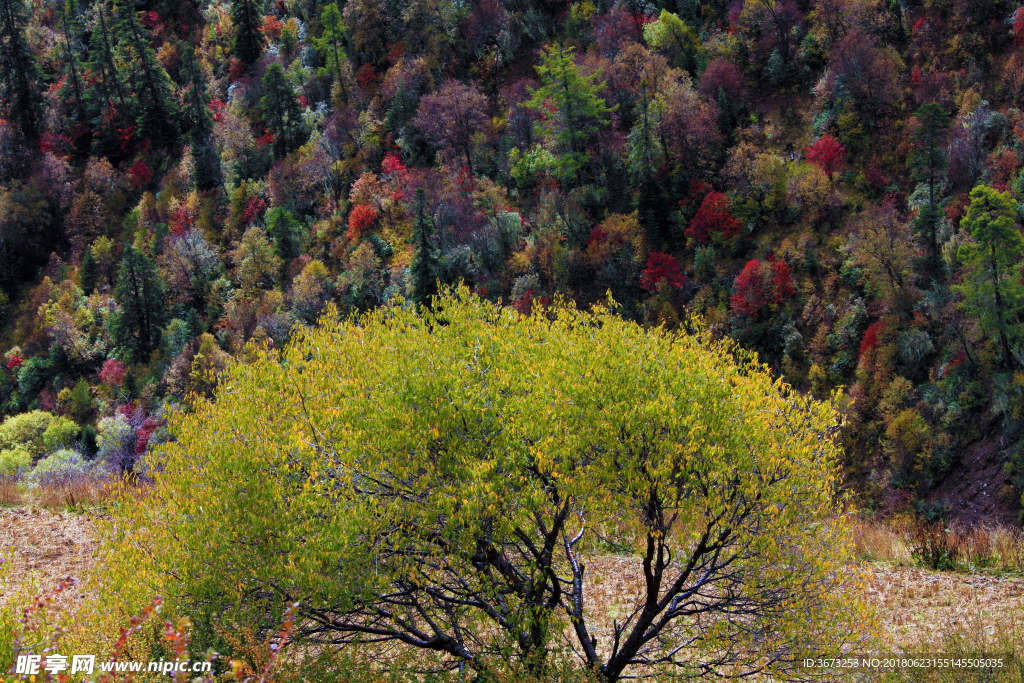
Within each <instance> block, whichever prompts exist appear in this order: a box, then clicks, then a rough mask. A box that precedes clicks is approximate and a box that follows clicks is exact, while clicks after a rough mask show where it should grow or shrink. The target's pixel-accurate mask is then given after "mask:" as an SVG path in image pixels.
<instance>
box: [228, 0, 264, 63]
mask: <svg viewBox="0 0 1024 683" xmlns="http://www.w3.org/2000/svg"><path fill="white" fill-rule="evenodd" d="M231 21H232V22H234V24H235V42H234V45H232V49H231V53H232V54H233V55H234V56H235V57H237V58H238V59H239V60H240V61H241V62H242V63H243V64H247V65H248V64H252V63H253V62H255V61H256V60H257V59H259V58H260V53H261V52H263V41H262V39H261V37H260V10H259V7H258V6H257V5H256V2H255V0H233V1H232V3H231Z"/></svg>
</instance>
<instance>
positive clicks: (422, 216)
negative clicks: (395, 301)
mask: <svg viewBox="0 0 1024 683" xmlns="http://www.w3.org/2000/svg"><path fill="white" fill-rule="evenodd" d="M425 202H426V192H424V191H423V188H418V189H417V190H416V222H415V225H414V228H413V229H414V231H415V235H414V239H415V240H416V256H415V257H414V258H413V262H412V265H411V266H410V267H409V270H410V275H412V285H413V291H412V300H413V301H414V302H416V304H417V305H418V306H427V305H429V303H430V297H432V296H435V295H436V294H437V275H438V272H439V265H440V264H439V263H438V257H437V249H436V247H434V245H433V243H432V241H431V239H430V233H431V228H430V219H429V218H428V217H427V215H426V211H425V210H424V204H425Z"/></svg>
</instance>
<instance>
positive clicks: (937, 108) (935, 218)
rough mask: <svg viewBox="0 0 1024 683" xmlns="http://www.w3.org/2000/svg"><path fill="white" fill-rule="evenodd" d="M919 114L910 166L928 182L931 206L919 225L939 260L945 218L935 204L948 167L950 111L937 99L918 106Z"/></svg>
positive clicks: (931, 252) (932, 255) (931, 254)
mask: <svg viewBox="0 0 1024 683" xmlns="http://www.w3.org/2000/svg"><path fill="white" fill-rule="evenodd" d="M916 116H917V119H918V121H919V122H920V126H919V127H918V129H917V130H916V131H915V132H914V153H913V155H912V156H911V157H910V167H911V169H912V170H913V171H914V178H915V179H916V180H917V181H918V182H925V183H928V206H927V207H926V208H924V209H922V210H921V212H920V213H918V216H917V221H916V223H915V228H916V229H917V231H918V233H919V234H921V235H922V236H923V237H924V240H925V243H926V244H927V246H928V255H929V257H930V259H931V260H932V261H935V260H937V258H938V253H939V245H938V243H937V242H936V237H935V235H936V231H937V228H938V225H939V219H940V217H941V216H940V214H939V211H938V209H937V208H936V206H935V186H936V184H937V183H938V181H939V179H940V178H941V173H942V171H943V170H945V168H946V155H945V153H944V151H943V148H944V147H945V145H946V138H947V137H948V136H949V114H947V113H946V110H945V109H944V108H943V107H942V106H941V105H939V104H935V103H934V102H933V103H931V104H926V105H924V106H923V107H921V108H920V109H918V110H917V114H916Z"/></svg>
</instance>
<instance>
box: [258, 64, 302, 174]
mask: <svg viewBox="0 0 1024 683" xmlns="http://www.w3.org/2000/svg"><path fill="white" fill-rule="evenodd" d="M263 92H264V93H265V94H264V95H263V98H262V99H261V100H260V105H261V107H262V108H263V119H264V120H265V121H266V123H267V127H268V128H269V129H270V132H271V133H272V134H273V135H274V157H275V158H276V159H282V158H284V157H286V156H288V154H289V153H290V152H292V151H293V150H296V149H298V148H299V146H300V145H302V143H303V142H305V126H304V125H303V123H302V111H301V110H300V109H299V102H298V99H296V97H295V91H294V90H293V89H292V86H291V85H289V84H288V81H287V80H286V79H285V76H284V69H282V68H281V65H280V64H277V63H274V64H271V65H270V66H268V67H267V72H266V73H265V74H264V75H263Z"/></svg>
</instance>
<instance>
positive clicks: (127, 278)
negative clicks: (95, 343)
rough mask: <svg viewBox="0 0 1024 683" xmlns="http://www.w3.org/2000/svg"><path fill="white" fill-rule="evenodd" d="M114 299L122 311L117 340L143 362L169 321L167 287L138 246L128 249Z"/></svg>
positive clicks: (158, 343)
mask: <svg viewBox="0 0 1024 683" xmlns="http://www.w3.org/2000/svg"><path fill="white" fill-rule="evenodd" d="M114 298H115V299H116V300H117V303H118V304H120V306H121V310H120V312H119V314H118V315H117V318H116V320H115V321H114V330H113V331H114V338H115V340H116V342H117V344H118V345H119V346H123V347H125V348H126V349H127V350H128V352H129V353H130V354H131V358H132V362H135V363H142V362H145V361H146V360H148V359H149V354H151V353H152V352H153V350H154V349H156V348H157V347H158V346H159V345H160V333H161V331H162V329H163V326H164V323H165V320H164V318H166V309H165V307H164V293H163V284H162V283H161V282H160V278H159V277H158V275H157V272H156V268H155V267H154V266H153V262H152V261H151V260H149V258H148V257H147V256H146V255H145V254H143V253H142V252H140V251H139V250H138V249H136V248H135V247H132V246H129V247H127V248H126V249H125V253H124V259H122V261H121V267H120V269H119V270H118V272H117V287H116V289H115V290H114Z"/></svg>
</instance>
